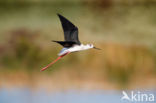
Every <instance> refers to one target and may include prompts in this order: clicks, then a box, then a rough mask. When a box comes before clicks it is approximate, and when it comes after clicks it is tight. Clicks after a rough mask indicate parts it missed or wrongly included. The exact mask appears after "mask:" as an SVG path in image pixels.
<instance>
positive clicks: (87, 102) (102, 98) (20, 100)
mask: <svg viewBox="0 0 156 103" xmlns="http://www.w3.org/2000/svg"><path fill="white" fill-rule="evenodd" d="M143 92H144V93H153V94H154V95H156V92H155V91H147V90H146V91H143ZM121 97H122V91H112V90H111V91H108V90H91V91H88V90H64V91H57V92H49V91H48V92H47V91H45V90H37V91H32V90H31V89H28V88H18V89H6V88H3V89H0V103H135V102H129V101H127V100H125V101H121V100H120V99H121ZM137 103H149V102H137ZM151 103H155V101H154V102H151Z"/></svg>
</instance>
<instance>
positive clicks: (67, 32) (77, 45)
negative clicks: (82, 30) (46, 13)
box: [41, 14, 100, 71]
mask: <svg viewBox="0 0 156 103" xmlns="http://www.w3.org/2000/svg"><path fill="white" fill-rule="evenodd" d="M57 15H58V17H59V19H60V21H61V24H62V28H63V31H64V39H65V40H64V41H55V40H54V41H53V42H56V43H58V44H60V45H61V46H63V49H62V50H61V51H60V53H59V54H58V58H57V59H56V60H54V61H53V62H51V63H50V64H48V65H47V66H46V67H44V68H42V69H41V71H44V70H46V69H47V68H48V67H49V66H51V65H52V64H54V63H55V62H57V61H58V60H59V59H61V58H62V57H64V56H66V55H67V54H69V53H71V52H77V51H81V50H87V49H91V48H94V49H97V50H100V49H99V48H96V47H95V46H94V45H93V44H86V45H84V44H81V42H80V41H79V38H78V28H77V27H76V26H75V25H74V24H72V23H71V22H70V21H69V20H67V19H66V18H65V17H63V16H62V15H60V14H57Z"/></svg>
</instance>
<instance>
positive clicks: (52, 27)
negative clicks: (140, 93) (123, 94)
mask: <svg viewBox="0 0 156 103" xmlns="http://www.w3.org/2000/svg"><path fill="white" fill-rule="evenodd" d="M155 11H156V1H155V0H4V1H3V0H1V1H0V71H1V72H0V87H31V88H35V89H36V88H46V89H53V90H56V89H67V88H83V89H123V88H126V89H132V88H155V87H156V52H155V51H156V12H155ZM57 13H60V14H61V15H63V16H65V17H66V18H68V19H69V20H70V21H71V22H73V23H74V24H75V25H76V26H77V27H78V28H79V38H80V40H81V42H82V43H84V44H87V43H93V44H94V45H95V46H97V47H99V48H101V49H102V50H101V51H96V50H88V51H82V52H76V53H72V54H70V55H68V56H66V57H64V58H63V59H62V60H60V61H58V62H57V63H56V64H55V65H53V66H52V67H50V68H49V69H47V70H46V71H44V72H40V69H41V68H42V67H44V66H46V65H47V64H48V63H50V62H51V61H52V60H54V59H55V58H57V53H58V52H59V51H60V49H61V48H62V47H61V46H59V45H58V44H55V43H53V42H51V40H63V30H62V27H61V24H60V21H59V19H58V17H57V15H56V14H57Z"/></svg>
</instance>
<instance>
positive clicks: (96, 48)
mask: <svg viewBox="0 0 156 103" xmlns="http://www.w3.org/2000/svg"><path fill="white" fill-rule="evenodd" d="M93 48H94V49H97V50H101V49H100V48H97V47H93Z"/></svg>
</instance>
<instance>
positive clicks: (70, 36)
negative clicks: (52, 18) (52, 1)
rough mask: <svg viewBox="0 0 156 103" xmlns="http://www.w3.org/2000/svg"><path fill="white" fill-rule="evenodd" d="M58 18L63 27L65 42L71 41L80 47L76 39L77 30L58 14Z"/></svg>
mask: <svg viewBox="0 0 156 103" xmlns="http://www.w3.org/2000/svg"><path fill="white" fill-rule="evenodd" d="M58 16H59V18H60V21H61V24H62V27H63V31H64V39H65V41H72V42H75V43H76V44H79V45H80V44H81V43H80V41H79V38H78V28H77V27H76V26H75V25H74V24H72V23H71V22H70V21H69V20H67V19H66V18H65V17H63V16H62V15H60V14H58Z"/></svg>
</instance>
